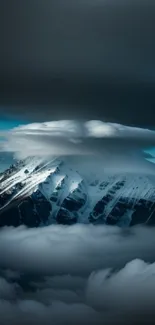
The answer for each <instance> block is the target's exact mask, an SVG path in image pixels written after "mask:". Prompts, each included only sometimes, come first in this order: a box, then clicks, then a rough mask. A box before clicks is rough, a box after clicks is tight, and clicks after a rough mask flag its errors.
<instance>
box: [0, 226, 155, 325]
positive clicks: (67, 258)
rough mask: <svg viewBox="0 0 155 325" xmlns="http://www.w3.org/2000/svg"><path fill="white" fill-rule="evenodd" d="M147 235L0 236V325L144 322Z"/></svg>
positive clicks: (149, 278) (93, 229) (150, 251)
mask: <svg viewBox="0 0 155 325" xmlns="http://www.w3.org/2000/svg"><path fill="white" fill-rule="evenodd" d="M154 233H155V229H154V228H146V227H140V226H138V227H135V228H131V229H126V230H123V229H120V228H117V227H109V226H93V225H74V226H70V227H69V226H61V225H54V226H50V227H45V228H38V229H27V228H25V227H19V228H7V227H6V228H4V229H2V230H1V231H0V270H1V271H0V323H1V324H24V325H27V324H40V325H42V324H58V325H60V324H62V325H66V324H70V325H72V324H78V325H79V324H131V323H132V324H133V323H134V322H138V324H151V322H152V323H153V320H154V301H155V250H154V247H155V236H154Z"/></svg>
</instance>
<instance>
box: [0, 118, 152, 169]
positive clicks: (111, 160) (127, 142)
mask: <svg viewBox="0 0 155 325" xmlns="http://www.w3.org/2000/svg"><path fill="white" fill-rule="evenodd" d="M3 136H5V141H1V146H0V150H1V151H3V152H13V153H14V154H15V156H16V157H18V158H19V159H23V158H26V157H27V156H34V155H36V156H41V157H44V158H48V157H49V156H63V157H64V156H70V157H71V156H75V155H76V156H80V157H81V158H80V159H82V160H83V161H84V160H85V157H87V156H89V155H91V157H92V160H93V157H95V161H96V156H98V159H97V160H98V162H100V163H102V165H103V164H104V167H106V165H107V166H108V167H112V168H116V166H119V169H123V168H126V167H127V168H130V169H131V170H132V171H134V168H135V170H136V171H137V170H140V169H142V171H143V172H144V170H146V169H147V171H148V170H151V168H152V166H151V165H152V164H151V163H150V162H148V161H147V162H146V160H145V159H144V154H143V153H142V150H143V149H144V148H145V147H153V146H155V131H152V130H148V129H141V128H135V127H129V126H125V125H120V124H115V123H105V122H102V121H87V122H78V121H72V120H66V121H65V120H64V121H63V120H62V121H53V122H45V123H32V124H28V125H22V126H19V127H16V128H14V129H12V130H11V131H9V132H4V133H3ZM77 161H78V159H77ZM153 172H154V168H153Z"/></svg>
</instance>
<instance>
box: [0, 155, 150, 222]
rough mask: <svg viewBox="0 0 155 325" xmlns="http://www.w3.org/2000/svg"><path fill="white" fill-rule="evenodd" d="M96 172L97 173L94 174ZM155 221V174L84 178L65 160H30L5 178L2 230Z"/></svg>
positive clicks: (0, 189) (0, 181)
mask: <svg viewBox="0 0 155 325" xmlns="http://www.w3.org/2000/svg"><path fill="white" fill-rule="evenodd" d="M93 173H94V171H93ZM77 222H78V223H93V224H109V225H115V224H117V225H119V226H122V227H123V226H129V225H134V224H138V223H148V224H154V223H155V176H149V175H140V174H139V175H135V174H131V173H130V174H128V173H122V174H121V173H120V174H118V173H117V174H113V173H105V172H103V175H102V178H100V179H99V178H97V177H96V179H95V180H94V178H93V180H92V179H91V177H90V179H89V180H88V178H84V177H82V176H81V175H80V174H79V173H78V171H76V170H73V169H72V168H71V166H69V165H68V164H67V163H66V162H64V161H61V160H60V159H57V158H55V159H51V160H49V161H44V160H43V159H41V158H36V157H33V158H27V159H25V160H23V161H17V162H16V163H15V164H14V165H11V166H10V168H9V169H7V170H6V171H5V172H4V173H1V174H0V226H4V225H14V226H18V225H21V224H25V225H27V226H29V227H36V226H44V225H49V224H53V223H59V224H67V225H71V224H74V223H77Z"/></svg>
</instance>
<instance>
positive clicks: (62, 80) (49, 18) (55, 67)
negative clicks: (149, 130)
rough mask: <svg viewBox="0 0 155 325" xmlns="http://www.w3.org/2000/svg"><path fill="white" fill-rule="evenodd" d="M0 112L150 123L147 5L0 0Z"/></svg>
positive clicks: (152, 35)
mask: <svg viewBox="0 0 155 325" xmlns="http://www.w3.org/2000/svg"><path fill="white" fill-rule="evenodd" d="M0 16H1V17H0V25H1V26H0V27H1V28H0V36H1V38H0V43H1V44H0V47H1V51H0V110H1V112H3V113H4V112H6V113H9V114H14V113H16V114H17V115H21V116H23V115H24V114H25V115H26V118H29V119H32V120H53V119H64V118H65V119H68V118H69V119H70V118H77V119H92V118H93V119H94V118H95V119H103V120H107V121H111V122H119V123H125V124H131V125H139V126H147V127H154V126H155V113H154V110H155V3H153V2H151V1H150V0H145V1H138V0H134V1H132V0H117V1H113V0H66V1H64V0H26V1H21V0H14V1H12V0H2V1H1V2H0Z"/></svg>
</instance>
